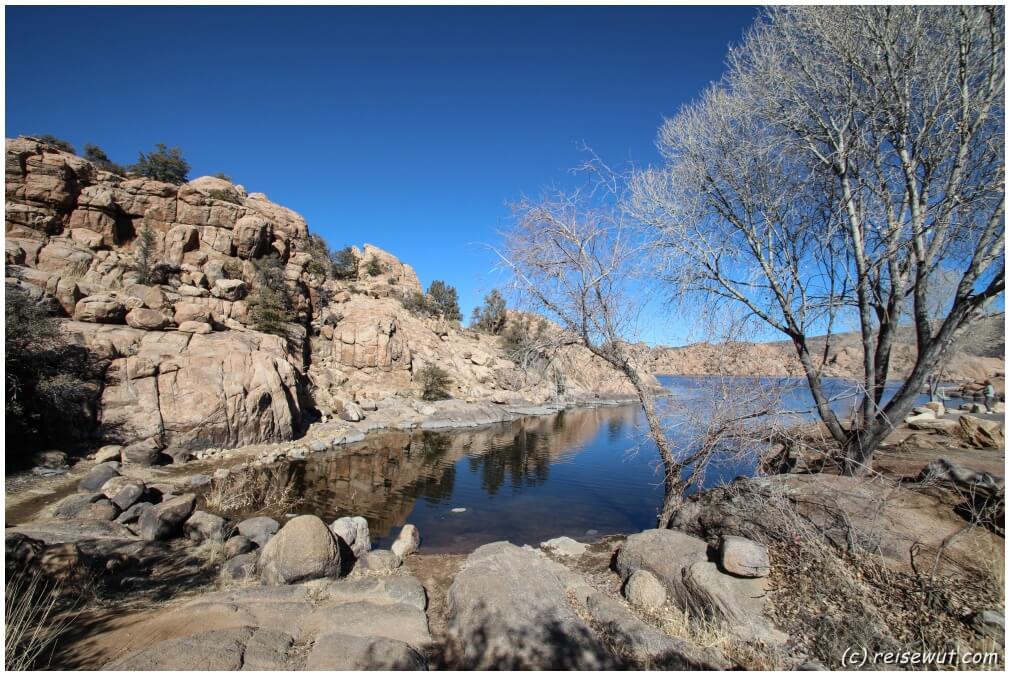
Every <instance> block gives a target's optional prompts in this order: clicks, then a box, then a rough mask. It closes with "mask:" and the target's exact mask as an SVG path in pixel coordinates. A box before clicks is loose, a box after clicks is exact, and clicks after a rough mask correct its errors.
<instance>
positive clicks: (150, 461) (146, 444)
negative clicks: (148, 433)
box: [122, 437, 161, 467]
mask: <svg viewBox="0 0 1010 676" xmlns="http://www.w3.org/2000/svg"><path fill="white" fill-rule="evenodd" d="M160 455H161V449H160V448H158V442H157V440H155V439H154V438H153V437H152V438H149V439H144V440H143V441H138V442H136V443H133V444H130V445H128V446H126V447H125V448H123V450H122V456H123V462H125V463H128V464H134V465H141V466H143V467H150V466H151V465H154V464H156V463H157V462H158V457H159V456H160Z"/></svg>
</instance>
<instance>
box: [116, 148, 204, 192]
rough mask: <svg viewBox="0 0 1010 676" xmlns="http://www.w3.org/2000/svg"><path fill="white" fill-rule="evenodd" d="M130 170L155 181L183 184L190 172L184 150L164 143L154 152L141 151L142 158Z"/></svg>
mask: <svg viewBox="0 0 1010 676" xmlns="http://www.w3.org/2000/svg"><path fill="white" fill-rule="evenodd" d="M130 170H131V171H132V172H133V173H135V174H138V175H140V176H144V177H146V178H150V179H153V180H155V181H163V182H165V183H174V184H175V185H181V184H183V183H185V182H186V176H187V174H189V162H187V161H186V160H185V159H183V157H182V151H181V150H179V149H178V148H169V147H168V146H166V145H165V144H164V143H159V144H157V145H156V146H155V147H154V150H153V151H152V152H150V153H147V154H146V155H145V154H144V153H140V158H139V159H138V160H137V163H136V164H134V165H133V166H132V167H130Z"/></svg>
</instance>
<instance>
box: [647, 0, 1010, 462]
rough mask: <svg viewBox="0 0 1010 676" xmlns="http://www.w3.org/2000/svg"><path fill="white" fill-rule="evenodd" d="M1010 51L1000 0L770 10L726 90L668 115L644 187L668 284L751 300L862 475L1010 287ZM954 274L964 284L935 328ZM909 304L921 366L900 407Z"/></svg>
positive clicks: (733, 60)
mask: <svg viewBox="0 0 1010 676" xmlns="http://www.w3.org/2000/svg"><path fill="white" fill-rule="evenodd" d="M1003 50H1004V14H1003V9H1002V8H998V7H997V8H985V7H884V6H877V7H845V8H837V7H787V8H773V9H769V10H767V11H766V12H765V14H764V16H763V17H762V18H761V19H760V20H759V21H758V23H757V24H756V25H755V26H754V28H752V30H751V31H750V33H749V34H748V35H747V37H746V39H745V41H744V43H743V44H742V46H740V47H739V48H737V49H734V50H732V51H731V52H730V56H729V65H728V71H727V73H726V74H725V76H724V78H723V79H722V81H720V82H719V83H717V84H715V85H713V86H712V87H711V88H710V89H709V90H708V91H707V92H706V93H705V94H704V96H703V97H702V98H701V99H700V100H699V101H698V102H696V103H694V104H692V105H690V106H688V107H686V108H685V109H684V110H683V111H681V112H680V113H679V114H678V115H677V116H676V117H674V118H672V119H670V120H668V121H667V122H666V123H665V124H664V125H663V127H662V129H661V131H660V135H659V147H660V150H661V151H662V153H663V154H664V156H665V157H666V160H667V161H666V164H665V165H664V166H663V167H661V168H658V169H651V170H647V171H642V172H640V173H639V174H638V176H637V177H636V178H635V180H634V181H633V186H632V199H631V202H630V203H631V205H632V208H633V210H634V212H635V215H636V216H637V217H638V218H639V219H640V220H641V221H642V222H643V223H645V224H646V225H648V226H649V227H650V229H651V230H652V232H653V233H654V235H655V237H656V241H657V243H658V245H659V248H660V249H661V251H662V252H663V253H664V254H665V255H666V258H667V267H666V269H665V270H664V272H663V276H664V278H665V279H666V281H668V282H670V283H671V284H673V285H674V286H675V288H676V289H677V290H678V292H682V291H689V292H700V293H701V294H703V295H705V296H706V297H709V298H715V299H719V300H721V301H728V302H731V303H739V304H742V305H743V306H745V307H746V308H747V309H748V310H749V311H751V312H753V313H754V314H755V315H756V316H758V317H760V318H761V319H763V320H764V321H765V322H766V323H767V324H769V325H770V326H772V327H774V328H775V329H777V330H778V331H780V332H782V333H783V334H785V335H786V336H787V337H788V338H789V339H790V341H791V342H792V344H793V346H794V347H795V350H796V353H797V355H798V357H799V360H800V363H801V365H802V367H803V371H804V373H805V375H806V380H807V383H808V385H809V387H810V391H811V393H812V395H813V397H814V400H815V402H816V405H817V409H818V413H819V415H820V417H821V418H822V420H823V421H824V423H825V424H826V426H827V428H828V430H829V431H830V434H831V436H832V438H833V439H834V440H835V441H836V442H837V443H838V444H839V445H840V447H841V453H842V457H843V469H844V471H846V472H848V473H856V472H860V471H863V470H864V469H865V468H867V467H868V465H869V463H870V461H871V458H872V454H873V452H874V450H875V449H876V448H877V446H878V445H879V444H880V442H881V441H883V439H884V438H886V436H887V434H888V433H889V432H890V431H891V430H892V429H893V426H894V424H895V423H896V421H900V420H901V419H903V418H904V417H905V415H907V413H908V412H909V411H910V410H911V408H912V406H913V405H914V400H915V397H916V395H917V394H918V392H919V391H920V389H921V388H922V386H923V383H924V382H925V380H926V378H927V377H928V376H929V374H930V373H933V372H935V371H936V369H937V367H938V365H939V364H941V363H942V362H943V361H944V360H945V359H946V358H947V357H948V356H949V354H950V350H951V345H952V344H953V342H954V340H955V338H956V336H957V334H958V332H959V331H960V330H961V329H962V328H963V327H964V326H965V325H966V324H967V323H968V322H969V321H971V320H973V319H974V318H976V317H978V316H979V315H980V314H981V313H982V312H983V310H984V308H985V307H986V305H987V304H988V303H989V302H990V301H991V300H992V299H993V298H995V297H996V296H998V295H999V294H1001V293H1002V292H1003V289H1004V275H1005V259H1004V254H1003V246H1004V197H1005V189H1004V182H1003V171H1004V164H1003V143H1004V142H1003V137H1004V109H1003V89H1004V55H1003ZM939 269H947V270H955V271H956V273H957V279H958V281H957V285H956V290H955V293H954V294H953V298H952V299H951V303H950V306H949V308H948V309H947V310H946V312H945V313H944V314H943V316H942V318H940V320H939V321H935V322H934V321H930V319H931V318H930V317H929V313H928V306H929V302H930V297H931V294H932V293H933V289H932V285H931V282H932V280H933V278H934V276H935V275H934V273H935V272H936V271H937V270H939ZM906 299H911V307H912V312H911V318H910V319H911V322H912V326H913V329H914V332H915V339H916V346H917V355H916V362H915V365H914V367H913V369H912V371H911V373H910V375H909V376H908V378H907V379H906V380H905V381H904V383H903V384H902V386H901V387H900V388H899V390H898V391H897V393H896V394H895V395H894V397H893V398H891V399H890V400H889V401H888V402H884V401H883V393H884V385H885V382H886V380H887V378H888V374H889V360H890V356H891V349H892V345H893V343H894V338H895V334H896V332H897V330H898V328H899V325H900V324H901V322H902V319H903V312H902V309H903V307H905V300H906ZM848 321H851V322H852V323H853V324H855V325H856V326H858V330H859V332H860V335H861V344H862V352H863V365H864V369H863V374H862V379H861V390H862V395H861V399H860V402H859V406H858V410H857V412H856V414H855V416H854V417H853V419H852V420H849V421H844V422H843V421H842V420H840V419H839V418H838V416H836V414H835V413H834V412H833V411H832V410H831V407H830V405H829V403H830V402H829V401H828V398H827V396H826V394H825V390H824V384H823V381H822V371H823V368H824V366H825V364H826V361H827V358H828V345H829V344H830V336H831V335H832V333H833V332H834V331H836V330H838V328H839V325H840V324H841V323H842V322H848ZM817 333H823V334H827V339H826V340H825V341H824V349H823V350H816V349H815V348H813V347H812V346H811V344H810V342H809V337H811V336H813V335H816V334H817Z"/></svg>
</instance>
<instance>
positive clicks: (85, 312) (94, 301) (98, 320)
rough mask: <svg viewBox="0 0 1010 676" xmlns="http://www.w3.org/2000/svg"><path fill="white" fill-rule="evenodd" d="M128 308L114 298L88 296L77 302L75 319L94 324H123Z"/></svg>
mask: <svg viewBox="0 0 1010 676" xmlns="http://www.w3.org/2000/svg"><path fill="white" fill-rule="evenodd" d="M125 318H126V306H124V305H123V304H122V303H121V302H120V301H119V300H117V299H116V298H113V297H112V296H105V295H95V296H87V297H86V298H82V299H80V300H79V301H77V306H76V307H75V308H74V319H76V320H77V321H79V322H89V323H94V324H122V323H123V320H124V319H125Z"/></svg>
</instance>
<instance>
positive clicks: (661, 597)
mask: <svg viewBox="0 0 1010 676" xmlns="http://www.w3.org/2000/svg"><path fill="white" fill-rule="evenodd" d="M624 598H626V599H628V602H629V603H631V604H632V605H634V606H638V607H639V608H645V609H647V610H656V609H657V608H662V607H663V606H664V605H666V587H664V586H663V583H662V582H660V581H659V580H658V579H657V578H656V576H655V575H653V574H652V573H650V572H649V571H647V570H636V571H635V572H634V573H632V574H631V577H629V578H628V582H627V583H626V584H625V585H624Z"/></svg>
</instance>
